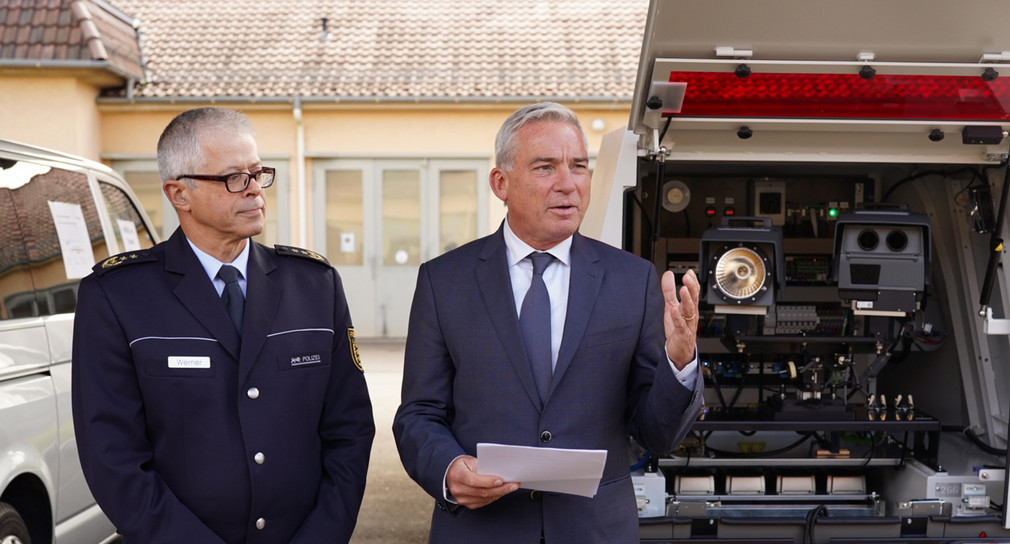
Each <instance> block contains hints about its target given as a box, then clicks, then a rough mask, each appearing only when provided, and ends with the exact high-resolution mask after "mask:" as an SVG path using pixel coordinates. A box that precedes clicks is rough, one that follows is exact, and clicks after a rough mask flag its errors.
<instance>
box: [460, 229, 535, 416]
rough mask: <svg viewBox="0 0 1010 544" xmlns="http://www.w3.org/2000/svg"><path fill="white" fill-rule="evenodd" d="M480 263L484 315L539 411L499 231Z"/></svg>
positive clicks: (499, 230)
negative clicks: (488, 319)
mask: <svg viewBox="0 0 1010 544" xmlns="http://www.w3.org/2000/svg"><path fill="white" fill-rule="evenodd" d="M478 258H479V260H480V262H479V263H478V264H477V266H476V268H475V269H474V275H475V276H476V277H477V285H478V287H479V289H480V293H481V297H482V298H483V299H484V305H485V306H486V307H487V311H488V315H489V316H490V318H491V322H492V323H493V324H494V328H495V333H496V334H497V335H498V340H499V341H500V342H501V345H502V346H504V348H505V354H506V355H507V356H508V359H509V362H511V363H512V366H513V367H514V368H515V371H516V374H517V375H518V376H519V381H520V382H522V384H523V387H524V388H525V389H526V394H527V395H529V397H530V401H531V402H533V404H535V405H536V406H537V407H538V408H542V406H541V402H540V394H539V393H537V386H536V382H535V381H534V379H533V369H532V368H531V367H530V362H529V359H528V358H527V357H526V350H525V349H524V348H523V339H522V333H521V332H520V331H519V316H518V315H516V304H515V298H514V297H513V295H512V280H511V278H509V267H508V259H507V257H506V253H505V238H504V235H503V233H502V229H501V228H499V229H498V232H496V233H495V234H493V235H492V236H489V237H488V238H487V241H486V242H485V244H484V248H483V249H482V251H481V253H480V255H479V256H478Z"/></svg>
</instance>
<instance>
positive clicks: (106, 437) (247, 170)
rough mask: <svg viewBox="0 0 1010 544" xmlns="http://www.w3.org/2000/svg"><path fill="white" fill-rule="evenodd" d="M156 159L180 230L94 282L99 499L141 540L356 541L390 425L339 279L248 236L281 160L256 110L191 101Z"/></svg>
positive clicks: (91, 326) (83, 396) (102, 271)
mask: <svg viewBox="0 0 1010 544" xmlns="http://www.w3.org/2000/svg"><path fill="white" fill-rule="evenodd" d="M158 165H159V170H160V174H161V177H162V179H163V180H164V183H163V187H164V192H165V195H166V196H167V197H168V199H169V201H170V202H171V203H172V205H173V206H174V207H175V209H176V211H177V213H178V215H179V224H180V227H179V229H178V230H177V231H176V232H175V234H173V235H172V237H171V238H170V239H169V240H168V241H166V242H163V243H161V244H158V245H157V246H155V247H153V248H151V249H149V250H141V251H136V252H131V253H126V254H121V255H117V256H114V257H110V258H109V259H106V260H105V261H103V262H102V263H99V264H98V265H96V266H95V269H94V273H93V274H91V275H89V276H88V277H87V278H85V279H84V280H83V281H82V282H81V285H80V291H79V301H78V306H77V315H76V320H75V328H74V345H73V361H74V366H73V408H74V424H75V428H76V431H77V443H78V450H79V453H80V458H81V464H82V466H83V468H84V474H85V476H86V478H87V480H88V484H89V485H90V487H91V490H92V492H93V493H94V495H95V498H96V500H97V501H98V504H99V505H100V506H101V507H102V509H103V510H104V511H105V512H106V514H107V515H108V517H109V519H111V520H112V522H113V523H114V524H115V525H116V528H117V529H118V531H119V532H120V533H121V534H122V535H123V537H124V541H125V542H126V544H157V543H172V544H178V543H181V542H192V543H200V544H212V543H229V544H238V543H249V544H252V543H269V544H277V543H289V542H290V543H296V542H297V543H306V544H316V543H319V542H347V541H348V540H350V537H351V532H352V531H353V529H354V524H355V521H356V518H357V514H358V509H359V507H360V503H361V498H362V495H363V493H364V487H365V473H366V471H367V467H368V457H369V452H370V449H371V444H372V438H373V436H374V434H375V428H374V423H373V419H372V408H371V404H370V401H369V397H368V392H367V389H366V386H365V380H364V376H363V374H362V370H361V363H360V360H359V358H358V354H357V347H356V344H355V341H354V332H353V329H352V325H351V318H350V314H349V312H348V310H347V303H346V300H345V299H344V292H343V287H342V285H341V281H340V277H339V276H338V275H337V273H336V271H335V270H334V269H333V267H331V266H330V265H329V263H327V262H326V260H325V259H323V258H322V257H321V256H319V255H317V254H315V253H313V252H310V251H306V250H302V249H297V248H291V247H285V246H276V249H271V248H267V247H264V246H262V245H260V244H257V243H254V242H253V241H252V240H251V239H250V237H251V236H254V235H256V234H259V233H260V232H261V231H262V230H263V223H264V221H263V219H264V218H263V213H264V210H263V206H264V200H263V198H264V191H263V190H264V189H265V188H266V187H269V186H270V185H271V184H272V183H273V179H274V171H273V169H272V168H267V167H264V166H262V164H261V162H260V159H259V156H258V154H257V149H256V143H255V140H254V139H253V130H252V126H251V124H250V122H249V120H248V118H247V117H245V116H244V115H242V114H239V113H237V112H234V111H230V110H226V109H221V108H199V109H195V110H190V111H187V112H184V113H182V114H180V115H179V116H177V117H176V118H175V119H174V120H173V121H172V122H171V123H170V124H169V125H168V127H167V128H166V129H165V131H164V132H163V134H162V136H161V139H160V140H159V142H158ZM229 267H230V268H231V270H229Z"/></svg>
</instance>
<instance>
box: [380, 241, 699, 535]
mask: <svg viewBox="0 0 1010 544" xmlns="http://www.w3.org/2000/svg"><path fill="white" fill-rule="evenodd" d="M571 251H572V257H571V281H570V288H569V298H568V312H567V315H566V318H565V328H564V336H563V338H562V341H561V348H560V351H559V354H558V361H557V365H556V368H555V372H554V378H553V381H552V385H551V389H550V393H549V397H548V398H547V400H546V402H545V403H541V400H540V396H539V395H538V393H537V388H536V385H535V383H534V379H533V373H532V370H531V368H530V363H529V362H528V360H527V357H526V353H525V351H524V349H523V344H522V336H521V333H520V329H519V319H518V316H517V315H516V306H515V300H514V298H513V294H512V284H511V281H510V279H509V271H508V265H507V262H506V252H505V241H504V237H503V234H502V230H501V229H499V230H498V232H496V233H495V234H493V235H491V236H488V237H486V238H483V239H480V240H476V241H474V242H471V243H469V244H467V245H465V246H463V247H460V248H459V249H456V250H454V251H451V252H449V253H446V254H445V255H442V256H440V257H438V258H436V259H433V260H431V261H429V262H427V263H425V264H424V265H422V266H421V269H420V272H419V275H418V281H417V288H416V290H415V293H414V301H413V306H412V308H411V314H410V325H409V329H408V333H407V345H406V354H405V361H404V377H403V391H402V403H401V405H400V408H399V410H398V411H397V414H396V417H395V418H394V422H393V434H394V437H395V438H396V441H397V447H398V448H399V452H400V459H401V460H402V462H403V465H404V467H405V468H406V470H407V473H408V474H409V475H410V476H411V477H412V478H413V479H414V480H415V481H417V482H418V483H419V484H420V485H421V487H423V488H424V489H425V491H427V492H428V493H429V494H430V495H432V496H433V497H434V498H435V499H436V506H437V508H436V509H435V510H434V512H433V514H432V524H431V532H430V540H431V542H439V543H441V542H459V543H472V542H481V543H498V542H500V543H503V544H504V543H509V544H511V543H515V542H529V543H535V542H539V538H540V535H541V531H542V532H543V535H544V536H545V537H546V540H547V542H548V543H567V542H579V543H580V544H585V543H594V542H598V543H601V544H603V543H606V544H614V543H621V542H628V543H632V542H634V543H637V542H638V514H637V509H636V503H635V496H634V489H633V486H632V483H631V479H630V476H629V465H630V464H631V461H630V460H629V452H628V436H629V435H632V436H634V437H635V438H636V439H637V440H638V441H639V443H641V444H642V445H643V446H645V447H646V448H648V449H650V450H651V451H652V452H654V453H656V454H664V453H667V452H669V451H670V450H672V449H673V448H674V447H675V446H676V445H677V444H678V443H679V442H680V440H682V439H683V436H684V435H685V434H686V433H687V432H688V431H689V430H690V427H691V425H692V423H693V421H694V420H695V417H696V415H697V413H698V409H699V408H700V405H701V398H702V395H701V388H702V387H703V385H704V384H703V380H702V379H701V378H700V376H699V378H698V379H697V387H696V390H695V391H691V390H689V389H687V388H685V387H684V386H683V385H682V384H681V383H680V382H679V381H678V380H677V378H676V376H675V375H674V373H673V370H672V369H671V368H670V365H669V363H668V362H667V359H666V355H665V352H664V347H663V346H664V342H665V332H664V329H663V307H664V302H663V296H662V293H661V290H660V287H659V280H658V276H657V274H656V270H655V268H654V267H653V266H652V264H651V263H649V262H647V261H645V260H643V259H641V258H639V257H636V256H634V255H632V254H630V253H627V252H625V251H621V250H618V249H616V248H613V247H611V246H608V245H606V244H603V243H601V242H598V241H595V240H591V239H588V238H585V237H583V236H581V235H579V234H578V233H576V234H575V236H574V240H573V242H572V250H571ZM478 442H496V443H503V444H514V445H520V446H547V447H557V448H586V449H603V450H607V452H608V454H607V462H606V467H605V468H604V472H603V478H602V482H601V484H600V487H599V490H598V492H597V494H596V496H595V497H594V498H591V499H590V498H584V497H579V496H575V495H567V494H560V493H543V494H540V493H531V492H530V491H529V490H523V489H520V490H519V491H517V492H515V493H512V494H510V495H507V496H505V497H502V498H501V499H499V500H497V501H495V502H494V503H492V504H490V505H488V506H485V507H483V508H478V509H475V510H468V509H465V508H454V507H453V506H451V505H448V504H446V502H445V501H444V499H443V481H444V480H443V478H444V475H445V472H446V468H447V467H448V466H449V464H450V463H451V462H452V460H453V459H455V458H456V457H457V456H459V455H463V454H469V455H475V452H476V445H477V443H478Z"/></svg>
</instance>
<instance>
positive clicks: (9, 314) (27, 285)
mask: <svg viewBox="0 0 1010 544" xmlns="http://www.w3.org/2000/svg"><path fill="white" fill-rule="evenodd" d="M2 183H3V182H2V178H0V184H2ZM33 315H38V311H37V309H36V307H35V292H34V291H33V290H32V274H31V270H29V268H28V252H27V250H26V249H25V244H24V240H23V239H22V238H21V229H20V228H19V227H18V220H17V215H16V214H15V213H14V201H13V200H12V198H11V191H10V189H8V188H6V187H3V186H2V185H0V319H13V318H15V317H31V316H33Z"/></svg>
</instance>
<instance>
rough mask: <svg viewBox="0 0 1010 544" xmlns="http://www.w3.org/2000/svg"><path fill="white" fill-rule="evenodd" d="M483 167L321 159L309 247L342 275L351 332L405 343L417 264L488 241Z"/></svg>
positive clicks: (466, 163)
mask: <svg viewBox="0 0 1010 544" xmlns="http://www.w3.org/2000/svg"><path fill="white" fill-rule="evenodd" d="M487 169H488V166H487V162H486V161H480V160H448V159H447V160H353V159H347V160H344V159H340V160H323V161H316V166H315V170H314V172H313V174H314V175H313V179H314V180H315V183H314V194H316V195H318V196H320V197H321V198H316V199H314V203H315V205H314V208H313V216H314V218H315V219H314V221H313V223H314V225H315V231H314V239H315V244H314V248H313V249H315V250H316V251H319V252H321V253H323V254H324V255H326V257H327V258H328V259H329V261H330V262H331V263H332V264H333V265H334V266H335V267H336V268H337V270H338V271H339V272H340V276H341V278H342V279H343V282H344V291H345V293H346V294H347V300H348V305H349V306H350V309H351V317H352V319H353V320H354V327H355V332H356V333H357V334H358V336H360V337H403V336H406V334H407V320H408V317H409V313H410V303H411V300H412V299H413V296H414V285H415V283H416V282H417V270H418V267H419V266H420V264H421V263H422V262H424V261H426V260H428V259H431V258H433V257H436V256H438V255H440V254H442V253H444V252H445V251H447V250H449V249H452V248H454V247H457V246H459V245H462V244H463V243H466V242H468V241H470V240H473V239H474V238H477V237H478V236H481V235H484V234H486V231H487V228H486V225H487V195H488V188H487Z"/></svg>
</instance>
